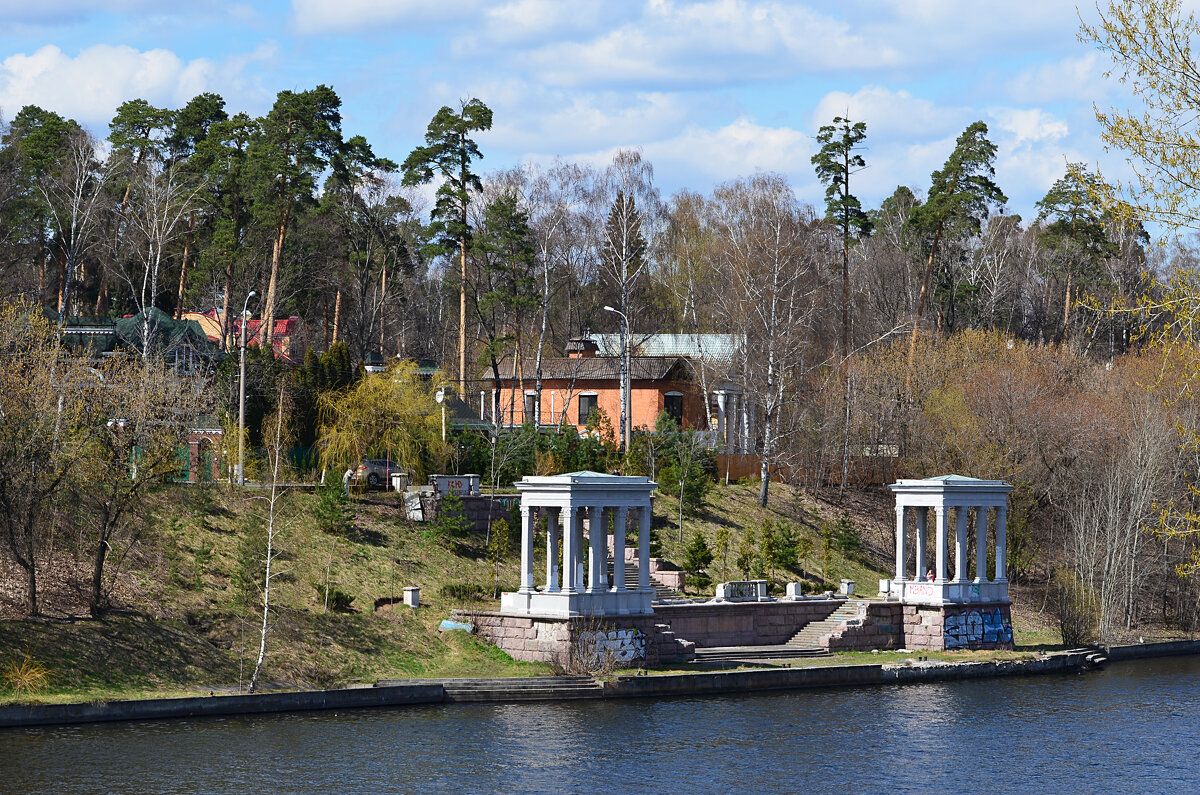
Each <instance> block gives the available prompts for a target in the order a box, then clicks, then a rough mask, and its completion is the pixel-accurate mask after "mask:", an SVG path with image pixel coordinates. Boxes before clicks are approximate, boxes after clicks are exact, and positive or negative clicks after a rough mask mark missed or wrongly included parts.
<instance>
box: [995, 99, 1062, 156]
mask: <svg viewBox="0 0 1200 795" xmlns="http://www.w3.org/2000/svg"><path fill="white" fill-rule="evenodd" d="M988 115H989V116H991V117H992V118H993V119H995V120H996V122H997V124H996V126H997V127H998V128H999V129H1000V130H1003V131H1004V132H1006V133H1008V134H1009V136H1010V137H1009V138H1008V143H1009V145H1011V146H1013V147H1014V148H1015V147H1018V146H1024V147H1025V148H1026V149H1028V148H1030V147H1031V146H1032V145H1033V144H1034V143H1041V142H1047V143H1053V142H1056V141H1059V140H1061V139H1063V138H1066V137H1067V133H1068V132H1070V130H1069V128H1068V127H1067V123H1066V122H1065V121H1062V120H1061V119H1056V118H1055V117H1054V116H1052V115H1050V114H1049V113H1046V112H1045V111H1044V110H1042V109H1041V108H991V109H989V110H988Z"/></svg>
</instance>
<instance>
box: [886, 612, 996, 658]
mask: <svg viewBox="0 0 1200 795" xmlns="http://www.w3.org/2000/svg"><path fill="white" fill-rule="evenodd" d="M904 647H905V648H907V649H920V650H928V651H942V650H953V649H1011V648H1013V630H1012V607H1011V606H1010V605H1008V604H990V605H989V604H979V605H974V604H973V605H942V606H940V607H927V606H924V605H905V606H904Z"/></svg>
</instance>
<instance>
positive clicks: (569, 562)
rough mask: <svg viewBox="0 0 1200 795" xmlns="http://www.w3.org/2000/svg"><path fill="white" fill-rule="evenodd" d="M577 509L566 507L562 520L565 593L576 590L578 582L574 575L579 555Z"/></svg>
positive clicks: (563, 585) (563, 586)
mask: <svg viewBox="0 0 1200 795" xmlns="http://www.w3.org/2000/svg"><path fill="white" fill-rule="evenodd" d="M578 529H579V509H578V508H576V507H575V506H573V505H572V506H571V507H570V508H567V509H566V521H564V522H563V584H562V589H563V590H564V591H566V592H567V593H571V592H573V591H576V590H578V586H579V582H578V580H576V578H575V575H576V574H577V572H576V570H575V559H576V558H577V557H578V555H579V549H578V544H579V536H578V534H577V533H576V530H578Z"/></svg>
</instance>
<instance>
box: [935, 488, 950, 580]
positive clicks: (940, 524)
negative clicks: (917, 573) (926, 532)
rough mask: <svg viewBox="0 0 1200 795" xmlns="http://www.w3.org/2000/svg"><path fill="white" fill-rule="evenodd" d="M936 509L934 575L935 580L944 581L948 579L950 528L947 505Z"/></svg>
mask: <svg viewBox="0 0 1200 795" xmlns="http://www.w3.org/2000/svg"><path fill="white" fill-rule="evenodd" d="M933 510H934V518H933V522H934V526H935V528H936V529H935V531H934V532H936V533H937V571H935V572H934V576H935V577H937V579H936V580H934V582H938V583H944V582H945V581H946V551H947V549H946V547H947V538H946V536H947V535H948V533H949V528H948V527H947V526H946V506H945V505H939V506H937V507H936V508H934V509H933Z"/></svg>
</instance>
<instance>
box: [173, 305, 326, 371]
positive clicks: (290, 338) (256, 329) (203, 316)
mask: <svg viewBox="0 0 1200 795" xmlns="http://www.w3.org/2000/svg"><path fill="white" fill-rule="evenodd" d="M183 319H184V320H194V321H196V322H197V323H199V324H200V328H201V329H203V330H204V334H205V336H207V337H208V339H209V340H210V341H211V342H213V343H215V344H217V345H220V344H221V337H222V334H224V332H225V321H226V318H225V317H224V316H223V315H222V314H221V310H219V309H216V308H213V309H210V310H208V311H207V312H184V313H183ZM232 323H233V324H234V326H236V325H237V318H236V317H235V318H234V319H233V321H232ZM246 333H247V334H249V337H247V338H246V347H248V348H257V347H258V346H259V344H260V343H261V342H262V337H263V331H262V320H255V319H254V318H251V319H249V320H247V321H246ZM233 337H234V344H233V347H237V345H236V342H237V340H238V339H239V338H238V337H237V331H236V329H235V332H234V334H233ZM301 337H302V334H301V323H300V318H298V317H296V316H295V315H293V316H292V317H288V318H276V319H275V327H274V328H273V329H272V336H271V345H272V347H274V348H275V356H276V357H277V358H280V359H283V360H284V361H286V362H288V363H289V364H300V363H301V362H303V361H304V351H305V346H304V344H303V342H302V341H301Z"/></svg>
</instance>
